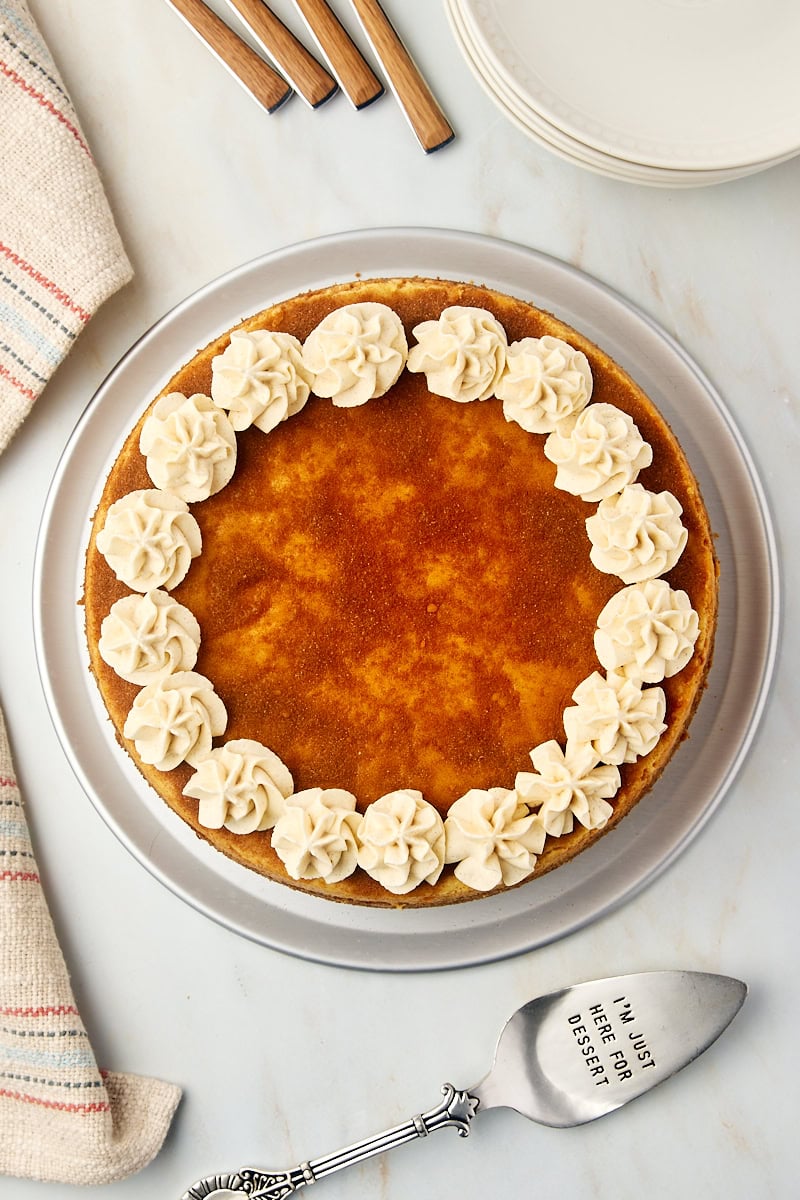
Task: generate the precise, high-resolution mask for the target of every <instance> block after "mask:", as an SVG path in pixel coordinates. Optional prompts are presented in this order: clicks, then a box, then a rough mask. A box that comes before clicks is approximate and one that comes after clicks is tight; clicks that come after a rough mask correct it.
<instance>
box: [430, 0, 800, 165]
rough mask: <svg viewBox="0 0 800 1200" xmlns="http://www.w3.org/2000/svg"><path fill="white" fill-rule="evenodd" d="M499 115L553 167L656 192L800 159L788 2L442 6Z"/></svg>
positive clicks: (557, 0)
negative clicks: (562, 165) (557, 160)
mask: <svg viewBox="0 0 800 1200" xmlns="http://www.w3.org/2000/svg"><path fill="white" fill-rule="evenodd" d="M445 7H446V9H447V12H448V16H449V18H450V23H451V25H452V28H453V33H454V34H455V37H456V40H457V42H458V44H459V46H460V48H461V50H462V51H463V53H464V56H465V58H466V60H467V62H468V64H469V66H470V67H471V68H472V71H473V72H474V74H475V76H476V78H477V79H478V81H479V83H480V84H481V85H482V87H483V88H484V89H485V90H486V92H487V93H488V94H489V96H490V97H491V98H492V100H494V102H495V103H496V104H497V105H498V107H499V108H500V109H501V110H502V111H503V112H504V113H505V114H506V116H508V117H509V118H510V120H512V121H513V122H514V123H515V124H516V125H517V126H519V127H520V128H521V129H522V130H523V131H524V132H525V133H527V134H528V135H529V136H530V137H532V138H534V140H535V141H537V142H539V143H540V144H541V145H543V146H546V147H547V149H548V150H552V151H554V152H555V153H556V154H559V155H561V156H562V157H563V158H566V159H568V160H569V161H571V162H573V163H578V164H580V165H581V166H584V167H588V168H589V169H591V170H594V171H598V172H600V173H601V174H603V175H609V176H611V177H612V178H614V179H624V180H629V181H631V182H634V183H647V184H655V185H660V186H663V187H697V186H699V185H703V184H711V183H723V182H725V181H726V180H729V179H738V178H740V177H741V176H743V175H750V174H753V173H755V172H756V171H763V170H764V169H765V168H767V167H771V166H773V165H775V164H776V163H779V162H784V161H785V160H786V159H788V158H791V157H793V156H794V155H795V154H797V153H800V69H799V68H798V47H799V46H800V0H445Z"/></svg>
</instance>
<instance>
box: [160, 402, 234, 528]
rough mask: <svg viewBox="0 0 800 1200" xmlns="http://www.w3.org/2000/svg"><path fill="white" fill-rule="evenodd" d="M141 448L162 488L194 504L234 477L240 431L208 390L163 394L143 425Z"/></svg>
mask: <svg viewBox="0 0 800 1200" xmlns="http://www.w3.org/2000/svg"><path fill="white" fill-rule="evenodd" d="M139 449H140V450H141V452H142V454H144V456H145V465H146V467H147V474H148V475H149V476H150V478H151V479H152V481H153V483H154V484H155V486H156V487H157V488H161V490H162V491H165V492H171V493H172V494H173V496H180V498H181V500H185V501H186V502H187V503H189V504H191V503H194V502H195V501H198V500H207V499H208V497H209V496H213V495H214V493H215V492H219V491H221V489H222V488H224V487H225V485H226V483H229V482H230V480H231V477H232V475H233V472H234V468H235V467H236V434H235V433H234V430H233V426H232V425H231V423H230V421H229V420H228V418H227V417H226V416H225V414H224V413H223V412H220V410H219V409H218V408H216V407H215V406H214V405H213V404H212V402H211V400H210V399H209V397H208V396H203V395H200V394H197V395H194V396H184V395H182V394H181V393H180V392H170V393H169V394H168V395H166V396H162V397H161V399H160V400H158V401H157V402H156V404H155V405H154V406H153V410H152V412H151V413H150V415H149V417H148V418H147V419H146V421H145V423H144V425H143V426H142V432H141V435H140V437H139Z"/></svg>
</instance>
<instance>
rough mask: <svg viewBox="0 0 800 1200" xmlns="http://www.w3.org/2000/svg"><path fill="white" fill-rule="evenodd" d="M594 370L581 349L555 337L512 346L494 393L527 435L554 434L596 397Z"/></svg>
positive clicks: (514, 343)
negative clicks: (593, 395) (565, 421)
mask: <svg viewBox="0 0 800 1200" xmlns="http://www.w3.org/2000/svg"><path fill="white" fill-rule="evenodd" d="M592 384H593V380H592V369H591V367H590V366H589V360H588V358H587V357H586V355H585V354H584V353H583V351H582V350H576V349H575V348H574V347H573V346H570V345H569V343H568V342H565V341H562V339H561V338H556V337H550V336H546V337H542V338H531V337H528V338H522V339H521V340H520V341H518V342H512V343H511V345H510V346H509V347H508V352H507V354H506V365H505V368H504V370H503V373H502V375H501V376H500V378H499V379H498V381H497V386H496V387H495V395H496V396H497V399H498V400H502V402H503V415H504V416H505V418H506V420H507V421H516V422H517V424H518V425H521V426H522V428H523V429H525V430H527V432H528V433H552V432H553V431H554V430H555V429H556V427H557V426H558V423H559V421H563V420H564V419H565V418H566V417H571V416H575V415H576V414H577V413H579V412H581V411H582V409H584V408H585V407H586V405H587V404H588V403H589V401H590V399H591V397H592Z"/></svg>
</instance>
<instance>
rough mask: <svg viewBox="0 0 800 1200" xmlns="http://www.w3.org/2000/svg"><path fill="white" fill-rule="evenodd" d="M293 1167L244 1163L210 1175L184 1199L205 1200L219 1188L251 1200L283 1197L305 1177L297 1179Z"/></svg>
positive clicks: (279, 1198)
mask: <svg viewBox="0 0 800 1200" xmlns="http://www.w3.org/2000/svg"><path fill="white" fill-rule="evenodd" d="M295 1174H296V1172H294V1171H259V1170H256V1169H255V1168H253V1167H244V1168H243V1169H242V1170H241V1171H233V1172H231V1173H230V1174H225V1175H209V1176H208V1177H207V1178H206V1179H199V1180H198V1181H197V1183H194V1184H192V1186H191V1187H190V1188H189V1189H188V1191H185V1192H184V1193H183V1195H182V1196H181V1200H206V1197H207V1196H213V1195H214V1194H215V1193H216V1192H226V1191H227V1192H241V1193H242V1194H243V1195H244V1196H249V1197H250V1198H251V1200H284V1197H286V1196H291V1194H292V1192H296V1191H297V1188H298V1186H300V1187H302V1185H303V1183H305V1182H306V1181H305V1180H304V1179H302V1178H301V1179H300V1180H296V1179H294V1178H293V1176H294V1175H295Z"/></svg>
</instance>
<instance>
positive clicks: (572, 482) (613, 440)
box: [544, 404, 653, 501]
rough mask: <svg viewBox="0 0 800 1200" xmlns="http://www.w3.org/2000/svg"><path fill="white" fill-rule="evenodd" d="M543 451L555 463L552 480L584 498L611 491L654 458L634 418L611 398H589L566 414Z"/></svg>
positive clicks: (615, 490)
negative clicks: (585, 404)
mask: <svg viewBox="0 0 800 1200" xmlns="http://www.w3.org/2000/svg"><path fill="white" fill-rule="evenodd" d="M544 452H545V454H546V455H547V457H548V458H549V459H550V461H551V462H552V463H555V465H556V468H557V469H556V480H555V486H556V487H557V488H563V490H564V491H565V492H570V493H571V495H573V496H580V497H581V499H582V500H589V501H591V500H603V499H604V498H605V497H606V496H613V494H614V492H619V491H621V490H622V488H624V487H625V486H626V484H629V483H633V482H634V480H635V479H636V477H637V475H638V474H639V472H640V471H641V470H643V468H644V467H649V466H650V464H651V462H652V461H653V451H652V448H651V447H650V446H649V445H648V443H647V442H646V441H645V440H644V439H643V438H642V435H641V434H640V433H639V430H638V429H637V428H636V425H635V423H634V421H633V418H632V417H630V416H628V414H627V413H626V412H622V410H621V409H619V408H617V407H616V406H615V405H613V404H590V405H588V407H587V408H584V410H583V411H582V412H580V413H578V414H577V416H571V417H566V418H565V419H564V420H563V421H561V422H559V424H558V426H557V428H556V430H555V432H554V433H551V434H550V436H549V437H548V439H547V441H546V442H545V444H544Z"/></svg>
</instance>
